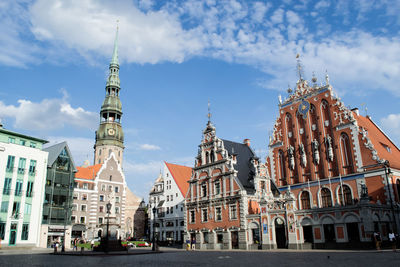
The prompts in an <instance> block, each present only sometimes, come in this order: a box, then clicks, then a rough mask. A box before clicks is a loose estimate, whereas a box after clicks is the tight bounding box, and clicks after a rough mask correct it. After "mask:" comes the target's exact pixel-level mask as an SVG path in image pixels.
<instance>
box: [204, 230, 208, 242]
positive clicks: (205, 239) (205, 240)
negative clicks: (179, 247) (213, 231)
mask: <svg viewBox="0 0 400 267" xmlns="http://www.w3.org/2000/svg"><path fill="white" fill-rule="evenodd" d="M203 241H204V243H205V244H208V232H204V233H203Z"/></svg>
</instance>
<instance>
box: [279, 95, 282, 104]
mask: <svg viewBox="0 0 400 267" xmlns="http://www.w3.org/2000/svg"><path fill="white" fill-rule="evenodd" d="M278 101H279V104H280V105H281V104H282V96H281V95H278Z"/></svg>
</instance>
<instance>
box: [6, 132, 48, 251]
mask: <svg viewBox="0 0 400 267" xmlns="http://www.w3.org/2000/svg"><path fill="white" fill-rule="evenodd" d="M45 143H47V141H45V140H42V139H38V138H35V137H31V136H26V135H23V134H19V133H15V132H12V131H8V130H6V129H4V128H3V127H2V125H0V200H1V207H0V238H1V245H2V246H24V247H26V246H36V247H37V246H39V233H40V224H41V220H42V203H43V198H44V182H45V181H46V172H47V156H48V153H47V152H45V151H42V145H43V144H45Z"/></svg>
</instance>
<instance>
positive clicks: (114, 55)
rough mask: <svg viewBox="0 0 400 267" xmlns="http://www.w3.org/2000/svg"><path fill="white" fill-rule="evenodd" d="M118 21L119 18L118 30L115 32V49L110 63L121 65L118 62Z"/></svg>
mask: <svg viewBox="0 0 400 267" xmlns="http://www.w3.org/2000/svg"><path fill="white" fill-rule="evenodd" d="M118 22H119V20H117V32H116V33H115V40H114V51H113V55H112V58H111V63H110V64H115V65H119V62H118V29H119V27H118Z"/></svg>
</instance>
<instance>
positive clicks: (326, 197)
mask: <svg viewBox="0 0 400 267" xmlns="http://www.w3.org/2000/svg"><path fill="white" fill-rule="evenodd" d="M331 196H332V195H331V190H329V189H328V188H322V189H321V201H322V207H323V208H327V207H332V197H331Z"/></svg>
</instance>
